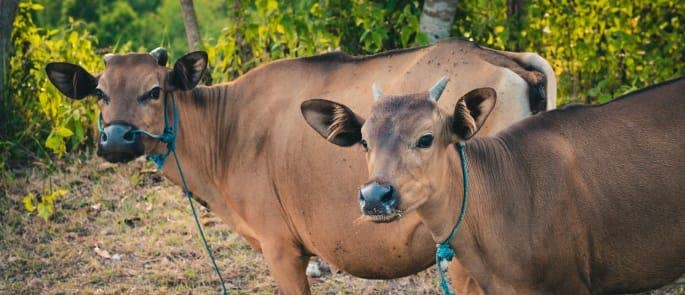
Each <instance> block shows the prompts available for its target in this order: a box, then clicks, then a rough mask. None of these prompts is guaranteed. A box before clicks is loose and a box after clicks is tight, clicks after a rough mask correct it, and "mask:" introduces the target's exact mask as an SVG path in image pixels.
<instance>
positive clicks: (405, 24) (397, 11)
mask: <svg viewBox="0 0 685 295" xmlns="http://www.w3.org/2000/svg"><path fill="white" fill-rule="evenodd" d="M247 2H248V3H245V4H243V6H242V7H239V9H238V8H236V9H233V12H232V15H231V16H230V17H229V19H228V20H227V22H228V23H227V27H226V29H224V32H223V33H222V34H221V35H220V36H219V37H218V38H217V41H216V43H213V44H210V43H207V44H205V46H204V49H205V50H206V51H207V52H208V54H209V57H210V64H212V65H213V66H214V72H213V74H212V76H213V77H214V78H218V79H219V80H220V81H227V80H231V79H234V78H235V77H237V76H239V75H242V74H243V73H245V72H247V71H248V70H250V69H252V68H254V67H256V66H258V65H260V64H263V63H266V62H270V61H273V60H276V59H281V58H285V57H297V56H308V55H313V54H317V53H323V52H326V51H331V50H336V49H342V50H343V51H345V52H347V53H350V54H369V53H376V52H379V51H382V50H387V49H391V48H405V47H411V46H416V45H423V44H426V43H427V38H426V37H425V35H424V34H421V33H419V14H420V2H419V1H386V2H385V3H384V4H380V3H378V2H375V1H364V0H352V1H347V0H320V1H314V0H290V1H276V0H257V1H247ZM227 5H228V6H229V7H235V5H236V4H235V3H232V4H227Z"/></svg>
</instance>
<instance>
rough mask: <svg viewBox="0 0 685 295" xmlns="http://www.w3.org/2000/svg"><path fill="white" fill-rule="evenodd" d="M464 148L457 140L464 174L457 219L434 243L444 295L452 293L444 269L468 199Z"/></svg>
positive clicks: (452, 255) (452, 250) (436, 263)
mask: <svg viewBox="0 0 685 295" xmlns="http://www.w3.org/2000/svg"><path fill="white" fill-rule="evenodd" d="M465 148H466V144H465V143H464V142H459V144H458V145H457V150H458V151H459V158H460V159H461V172H462V175H463V176H464V197H463V198H462V202H461V211H460V212H459V218H458V219H457V224H455V225H454V227H453V228H452V232H451V233H450V235H449V236H448V237H447V239H446V240H445V241H443V242H442V243H440V244H437V245H436V247H437V250H436V252H435V265H436V266H437V268H438V274H439V275H440V288H442V293H443V294H445V295H451V294H452V293H451V292H450V286H449V283H448V282H447V279H446V278H445V269H447V264H448V263H449V261H452V258H454V256H455V255H456V253H455V252H454V249H452V246H451V245H450V242H451V241H452V240H453V239H454V235H455V234H456V233H457V230H459V226H460V225H461V223H462V221H464V215H466V205H467V204H468V199H469V171H468V167H467V161H466V153H465V152H464V149H465Z"/></svg>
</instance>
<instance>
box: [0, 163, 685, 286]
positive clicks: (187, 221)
mask: <svg viewBox="0 0 685 295" xmlns="http://www.w3.org/2000/svg"><path fill="white" fill-rule="evenodd" d="M46 170H47V169H46V168H45V167H42V166H40V165H36V166H35V167H32V168H26V169H21V170H15V171H4V172H2V171H0V173H1V175H0V177H1V178H0V294H75V293H78V294H190V293H192V294H217V293H219V291H220V286H219V283H218V281H217V279H216V276H215V273H214V271H213V270H212V268H211V265H210V262H209V259H208V258H207V257H206V255H205V252H204V249H203V248H202V246H201V243H200V240H199V237H198V234H197V229H196V228H195V225H194V221H193V219H192V215H191V213H190V208H189V205H188V201H187V199H186V198H185V197H184V196H183V194H182V192H181V190H180V188H179V187H176V186H174V185H172V184H171V183H170V182H168V181H166V180H165V179H164V177H162V176H161V174H159V173H157V172H155V171H154V167H153V166H152V165H151V164H149V163H145V162H143V161H135V162H133V163H129V164H127V165H113V164H108V163H105V162H103V161H102V160H100V159H94V158H91V157H90V156H88V155H79V156H76V157H74V158H71V159H68V160H66V161H63V162H61V163H58V164H57V165H56V168H53V170H54V172H53V173H51V175H50V176H47V174H46ZM57 188H65V189H67V190H68V193H67V194H66V195H65V196H63V197H61V198H58V199H57V201H56V203H55V213H54V214H53V216H52V217H51V218H50V220H49V221H48V222H45V221H44V220H43V219H41V218H40V217H38V216H37V215H36V214H35V213H28V212H27V211H26V209H24V205H23V203H22V198H23V197H24V196H25V195H26V194H27V193H29V192H34V193H45V192H47V191H52V190H55V189H57ZM197 207H198V208H202V207H201V206H197ZM200 215H201V222H202V224H203V225H204V228H205V231H206V235H207V238H208V241H209V243H210V245H211V246H212V248H213V251H214V253H215V257H216V259H217V263H218V265H219V267H220V269H221V271H222V275H223V277H224V279H225V280H226V286H227V287H228V288H229V292H230V293H231V294H272V293H274V292H276V287H275V285H274V282H273V280H272V279H271V278H270V277H269V270H268V269H267V267H266V263H265V261H264V260H263V258H262V256H261V255H260V254H258V253H257V252H255V251H253V250H252V249H251V248H250V247H249V246H248V245H247V244H246V243H245V241H244V240H243V239H242V238H241V237H240V236H238V235H236V234H235V233H233V232H232V231H231V230H230V229H229V227H228V226H227V225H225V224H224V223H222V222H221V220H220V219H219V218H217V217H216V216H214V215H213V214H212V213H211V212H208V211H206V210H204V209H202V210H200ZM434 272H435V268H434V267H431V268H430V269H428V270H427V271H424V272H422V273H419V274H417V275H414V276H411V277H407V278H402V279H396V280H387V281H380V280H364V279H359V278H354V277H352V276H349V275H347V274H344V273H340V272H335V271H334V273H330V272H326V271H324V274H323V276H322V277H320V278H310V283H311V285H312V288H313V292H314V294H438V292H439V288H438V280H437V276H436V274H435V273H434ZM646 294H685V286H683V285H679V286H669V287H665V288H663V289H661V290H658V291H653V292H651V293H646Z"/></svg>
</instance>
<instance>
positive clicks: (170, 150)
mask: <svg viewBox="0 0 685 295" xmlns="http://www.w3.org/2000/svg"><path fill="white" fill-rule="evenodd" d="M167 105H168V103H167V97H166V96H165V97H164V131H163V132H162V134H154V133H150V132H148V131H145V130H133V131H131V133H133V134H134V135H136V134H138V133H140V134H144V135H146V136H148V137H150V138H153V139H157V140H159V141H161V142H163V143H166V147H167V150H166V152H163V153H159V154H153V155H147V157H146V158H147V160H148V161H151V162H153V163H155V165H157V170H160V169H162V167H164V162H165V161H166V159H167V158H168V157H169V155H171V154H174V160H175V162H176V168H178V175H179V176H180V177H181V182H182V183H183V194H185V196H186V197H187V198H188V202H189V203H190V209H191V211H192V212H193V217H194V218H195V225H196V226H197V229H198V231H199V232H200V238H201V240H202V244H203V245H204V247H205V251H207V255H209V259H210V260H211V261H212V266H213V267H214V272H216V275H217V276H218V277H219V282H220V283H221V290H222V292H221V294H223V295H228V291H227V290H226V284H225V283H224V278H223V277H222V276H221V271H220V270H219V266H217V264H216V261H215V260H214V255H213V254H212V250H211V248H210V247H209V245H208V244H207V239H206V238H205V233H204V231H203V230H202V225H200V219H199V218H198V217H197V212H195V205H193V192H191V191H190V189H189V188H188V184H187V183H186V178H185V176H184V175H183V170H182V169H181V163H180V162H179V160H178V156H177V155H176V135H177V132H178V121H179V119H178V118H179V117H178V108H177V107H176V100H175V99H174V98H173V97H171V105H172V111H173V113H174V121H173V123H169V112H168V110H167ZM98 130H99V131H100V133H102V132H104V131H105V129H104V128H103V127H102V113H100V116H99V118H98Z"/></svg>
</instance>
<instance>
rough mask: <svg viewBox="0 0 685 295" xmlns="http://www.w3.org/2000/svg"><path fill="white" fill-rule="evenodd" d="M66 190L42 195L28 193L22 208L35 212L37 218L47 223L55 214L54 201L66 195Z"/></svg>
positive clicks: (61, 189)
mask: <svg viewBox="0 0 685 295" xmlns="http://www.w3.org/2000/svg"><path fill="white" fill-rule="evenodd" d="M67 192H68V191H67V190H66V189H63V188H60V189H57V190H54V191H52V192H47V193H45V194H43V195H41V194H38V195H36V194H34V193H28V194H27V195H26V196H24V198H23V200H22V201H23V203H24V208H25V209H26V211H28V212H34V211H35V212H37V213H38V216H40V217H41V218H43V220H45V221H48V218H50V216H52V213H53V212H55V200H57V198H59V197H63V196H65V195H66V194H67Z"/></svg>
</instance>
